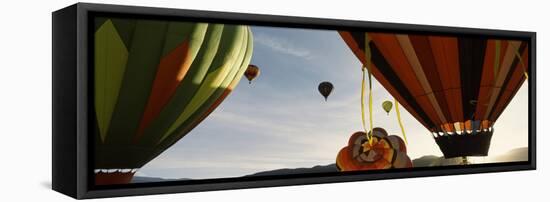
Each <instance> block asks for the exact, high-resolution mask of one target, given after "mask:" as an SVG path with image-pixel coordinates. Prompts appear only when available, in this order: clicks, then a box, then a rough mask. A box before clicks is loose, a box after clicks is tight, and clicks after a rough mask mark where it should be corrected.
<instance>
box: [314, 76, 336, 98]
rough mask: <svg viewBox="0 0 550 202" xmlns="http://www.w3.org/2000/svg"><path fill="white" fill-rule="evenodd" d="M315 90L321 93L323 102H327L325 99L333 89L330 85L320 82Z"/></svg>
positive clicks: (326, 82)
mask: <svg viewBox="0 0 550 202" xmlns="http://www.w3.org/2000/svg"><path fill="white" fill-rule="evenodd" d="M317 88H318V89H319V93H321V95H323V97H325V101H327V98H328V96H329V95H330V93H331V92H332V90H333V89H334V86H333V85H332V83H330V82H328V81H324V82H321V83H320V84H319V87H317Z"/></svg>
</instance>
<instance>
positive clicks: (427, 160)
mask: <svg viewBox="0 0 550 202" xmlns="http://www.w3.org/2000/svg"><path fill="white" fill-rule="evenodd" d="M528 152H529V149H528V148H527V147H522V148H516V149H512V150H510V151H508V152H506V153H505V154H501V155H498V156H494V157H488V158H487V159H485V160H484V161H485V162H514V161H527V159H528ZM412 162H413V166H414V167H430V166H446V165H459V164H460V163H461V162H462V159H460V158H452V159H445V158H444V157H439V156H434V155H426V156H422V157H420V158H417V159H414V160H413V161H412ZM476 163H484V162H476ZM330 172H338V170H337V169H336V164H334V163H333V164H328V165H317V166H313V167H311V168H283V169H276V170H268V171H262V172H257V173H254V174H250V175H245V176H243V177H255V176H273V175H293V174H311V173H330ZM175 180H192V179H189V178H181V179H165V178H158V177H143V176H134V178H133V179H132V183H144V182H165V181H175Z"/></svg>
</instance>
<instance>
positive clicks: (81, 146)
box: [52, 3, 536, 198]
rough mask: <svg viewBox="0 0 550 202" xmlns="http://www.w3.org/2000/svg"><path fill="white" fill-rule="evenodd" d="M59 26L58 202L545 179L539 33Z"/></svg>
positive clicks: (85, 13) (249, 25)
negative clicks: (521, 174) (61, 199)
mask: <svg viewBox="0 0 550 202" xmlns="http://www.w3.org/2000/svg"><path fill="white" fill-rule="evenodd" d="M52 15H53V174H52V175H53V176H52V179H53V189H54V190H56V191H59V192H61V193H64V194H66V195H69V196H72V197H75V198H95V197H111V196H125V195H143V194H158V193H178V192H191V191H206V190H222V189H238V188H254V187H267V186H283V185H302V184H314V183H329V182H349V181H358V180H375V179H392V178H405V177H421V176H440V175H454V174H469V173H484V172H502V171H517V170H532V169H535V160H536V158H535V155H536V153H535V151H536V150H535V137H536V131H535V124H536V120H535V117H536V116H535V112H536V111H535V107H536V103H535V100H536V99H535V79H536V73H535V61H536V60H535V56H536V52H535V51H536V49H535V47H536V43H535V33H534V32H523V31H504V30H486V29H472V28H456V27H439V26H425V25H410V24H394V23H378V22H363V21H349V20H334V19H316V18H304V17H285V16H271V15H256V14H241V13H226V12H210V11H194V10H180V9H166V8H148V7H129V6H117V5H102V4H87V3H78V4H75V5H72V6H69V7H67V8H64V9H61V10H59V11H55V12H54V13H53V14H52Z"/></svg>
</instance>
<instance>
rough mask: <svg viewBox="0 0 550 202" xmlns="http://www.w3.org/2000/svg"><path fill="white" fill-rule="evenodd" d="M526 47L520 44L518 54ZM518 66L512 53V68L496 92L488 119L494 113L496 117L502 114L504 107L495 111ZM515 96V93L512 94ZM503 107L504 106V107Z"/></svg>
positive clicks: (517, 61)
mask: <svg viewBox="0 0 550 202" xmlns="http://www.w3.org/2000/svg"><path fill="white" fill-rule="evenodd" d="M526 47H527V43H525V42H522V43H521V45H520V46H519V49H518V50H519V52H520V53H523V51H524V50H525V48H526ZM518 64H519V59H518V57H516V55H515V53H514V61H513V62H512V66H510V70H509V71H508V73H507V74H506V79H504V83H502V86H500V91H499V92H498V97H497V100H496V101H495V104H494V105H493V108H492V109H491V113H489V119H491V117H493V114H494V113H497V114H498V115H500V113H502V111H503V110H504V108H505V107H503V108H502V110H500V111H496V109H497V108H498V103H500V101H501V99H502V95H503V93H504V91H506V86H508V84H509V83H510V80H511V79H512V76H513V75H514V68H516V67H517V65H518ZM520 86H521V85H518V86H517V88H518V89H519V87H520ZM516 92H517V91H516ZM514 94H515V92H514ZM512 98H513V96H512V97H510V98H509V99H508V100H507V101H506V102H507V103H506V105H508V103H509V102H510V100H512ZM506 105H504V106H506ZM491 121H496V117H495V119H494V120H491Z"/></svg>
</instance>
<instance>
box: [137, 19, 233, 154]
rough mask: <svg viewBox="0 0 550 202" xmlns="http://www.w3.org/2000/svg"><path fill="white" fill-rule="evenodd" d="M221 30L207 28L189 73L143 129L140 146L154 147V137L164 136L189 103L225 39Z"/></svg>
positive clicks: (219, 26)
mask: <svg viewBox="0 0 550 202" xmlns="http://www.w3.org/2000/svg"><path fill="white" fill-rule="evenodd" d="M223 30H224V25H221V24H213V25H209V26H208V30H207V32H206V36H205V40H204V43H203V44H202V46H201V48H200V50H199V53H198V54H197V56H196V59H195V61H193V64H192V65H191V67H190V68H189V71H188V72H187V74H186V75H185V77H184V78H183V80H182V81H181V83H180V85H179V86H178V88H177V89H176V92H175V93H174V95H173V96H172V98H171V99H170V101H169V102H168V103H167V104H166V105H165V106H164V108H163V109H162V110H161V112H160V113H159V115H158V116H157V117H156V118H155V119H154V120H152V122H151V123H150V125H149V126H148V127H147V128H146V129H145V131H144V133H143V135H142V137H141V138H140V139H139V141H138V143H139V144H140V145H154V144H153V143H155V141H154V140H155V139H158V137H156V136H159V135H160V134H164V133H165V132H166V130H168V128H169V127H170V125H171V124H172V123H173V122H174V121H175V120H176V119H177V118H178V116H179V115H180V114H181V113H182V112H183V110H184V109H185V107H186V106H187V104H188V103H189V102H190V101H191V99H192V98H193V95H194V94H195V93H196V91H197V90H198V89H199V87H200V84H201V83H202V81H203V80H204V78H205V77H206V74H207V72H208V70H209V69H210V67H211V64H212V62H213V60H214V58H215V56H216V53H217V51H218V48H219V45H220V41H221V40H222V37H227V35H223V36H222V34H223Z"/></svg>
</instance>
